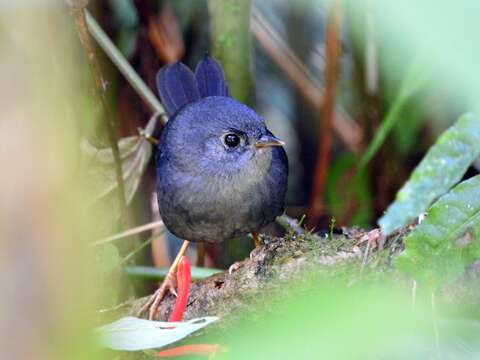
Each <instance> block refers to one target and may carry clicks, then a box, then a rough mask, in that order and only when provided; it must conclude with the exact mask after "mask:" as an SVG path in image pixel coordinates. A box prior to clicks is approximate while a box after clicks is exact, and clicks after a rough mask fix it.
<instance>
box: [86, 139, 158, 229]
mask: <svg viewBox="0 0 480 360" xmlns="http://www.w3.org/2000/svg"><path fill="white" fill-rule="evenodd" d="M118 146H119V150H120V159H121V160H122V176H123V180H124V182H125V198H126V200H127V205H128V204H129V203H130V202H131V201H132V198H133V196H134V195H135V192H136V191H137V189H138V185H139V183H140V180H141V178H142V175H143V172H144V171H145V168H146V166H147V164H148V161H149V160H150V156H151V155H152V149H151V144H150V143H149V142H148V141H146V140H145V139H144V138H143V137H141V136H131V137H127V138H123V139H121V140H120V141H119V143H118ZM82 153H83V155H84V165H85V168H86V169H85V171H86V176H87V179H88V181H89V185H90V189H91V191H90V194H91V198H90V203H91V204H92V205H94V204H98V203H102V204H103V205H105V207H106V208H107V209H108V211H109V213H112V216H113V218H114V219H117V220H118V219H119V218H120V209H118V201H117V198H116V196H115V192H116V191H118V184H117V180H116V177H115V167H114V159H113V154H112V150H111V149H110V148H105V149H97V148H95V147H94V146H93V145H92V144H90V143H89V142H88V141H86V140H85V141H84V142H83V143H82Z"/></svg>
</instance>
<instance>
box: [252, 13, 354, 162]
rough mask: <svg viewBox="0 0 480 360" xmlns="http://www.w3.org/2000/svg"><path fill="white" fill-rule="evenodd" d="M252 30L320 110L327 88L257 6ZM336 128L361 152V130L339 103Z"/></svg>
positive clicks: (342, 137) (258, 40)
mask: <svg viewBox="0 0 480 360" xmlns="http://www.w3.org/2000/svg"><path fill="white" fill-rule="evenodd" d="M250 30H251V32H252V35H253V37H254V38H255V40H256V41H257V43H258V45H260V47H261V48H262V49H263V50H264V51H265V53H266V55H267V56H268V57H269V58H270V59H271V60H272V61H273V62H274V63H275V64H277V65H278V66H279V68H280V69H282V71H283V72H284V73H285V74H286V76H287V77H288V78H289V79H290V81H292V83H293V84H294V85H295V86H296V87H297V89H298V91H300V93H301V94H302V96H303V97H304V98H305V99H306V100H307V101H308V102H309V103H310V104H311V105H312V106H313V107H314V108H315V109H316V110H317V111H321V109H322V106H323V102H324V101H325V99H324V97H325V91H324V89H323V88H322V87H321V85H320V84H319V83H318V81H315V79H314V77H313V75H312V74H310V72H309V71H308V69H307V68H306V66H305V65H304V64H303V63H302V61H301V60H300V59H299V58H298V57H297V55H295V53H294V52H293V50H292V49H291V48H290V47H289V46H288V44H287V43H286V42H285V41H284V40H283V39H282V38H281V36H280V35H279V34H278V33H277V31H276V30H275V29H274V27H273V26H272V25H271V24H270V23H269V22H268V21H267V19H265V17H264V16H263V15H262V14H261V12H260V11H259V10H258V9H256V8H255V7H254V8H253V10H252V20H251V29H250ZM333 130H334V131H335V133H336V134H337V135H338V136H339V138H340V140H341V141H343V143H344V144H345V145H346V146H347V147H348V148H349V150H351V151H352V152H354V153H359V150H360V145H361V143H362V138H363V133H362V129H361V128H360V127H359V126H358V125H357V124H356V122H355V121H353V120H352V119H351V117H350V116H349V115H348V114H347V113H346V112H345V110H343V109H342V108H341V107H339V106H337V108H336V109H335V112H334V117H333Z"/></svg>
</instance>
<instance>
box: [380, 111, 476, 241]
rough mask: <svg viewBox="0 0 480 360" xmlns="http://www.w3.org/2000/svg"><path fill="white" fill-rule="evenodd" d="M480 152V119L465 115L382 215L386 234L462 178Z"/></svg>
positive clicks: (424, 207)
mask: <svg viewBox="0 0 480 360" xmlns="http://www.w3.org/2000/svg"><path fill="white" fill-rule="evenodd" d="M479 155H480V120H479V119H478V118H476V117H474V116H473V115H472V114H466V115H463V116H462V117H460V119H459V120H458V121H457V122H456V123H455V125H454V126H452V127H451V128H449V129H448V130H447V131H445V132H444V133H443V134H442V136H440V138H439V139H438V140H437V142H436V143H435V144H434V145H433V146H432V147H431V149H430V150H429V151H428V153H427V155H426V156H425V157H424V159H423V160H422V161H421V162H420V164H419V165H418V166H417V167H416V169H415V170H414V171H413V173H412V175H411V176H410V179H409V180H408V181H407V182H406V183H405V185H404V186H403V187H402V188H401V189H400V191H399V192H398V193H397V196H396V198H395V201H394V202H393V204H391V205H390V206H389V207H388V209H387V211H386V213H385V214H384V215H383V216H382V217H381V218H380V220H379V221H378V224H379V225H380V227H381V228H382V231H383V233H384V234H385V235H388V234H390V233H392V231H394V230H395V229H398V228H400V227H402V226H404V225H406V224H407V223H408V222H409V221H411V220H412V219H414V218H415V217H417V216H418V215H419V214H420V213H422V212H423V211H425V210H426V209H427V208H428V207H429V206H430V205H431V203H432V202H433V201H435V199H437V198H438V197H439V196H441V195H443V194H445V193H446V192H447V191H448V190H450V189H451V187H452V186H454V185H455V184H456V183H457V182H458V181H460V179H461V178H462V176H463V175H464V174H465V172H466V170H467V169H468V167H469V166H470V165H471V164H472V162H473V161H474V160H475V159H476V158H477V157H478V156H479Z"/></svg>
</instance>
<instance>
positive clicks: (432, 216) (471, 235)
mask: <svg viewBox="0 0 480 360" xmlns="http://www.w3.org/2000/svg"><path fill="white" fill-rule="evenodd" d="M479 258H480V175H477V176H475V177H473V178H471V179H469V180H466V181H464V182H462V183H460V184H459V185H457V186H456V187H455V188H453V189H452V190H451V191H450V192H449V193H447V194H446V195H444V196H443V197H441V198H440V199H439V200H438V201H437V202H436V203H435V204H434V205H433V206H432V207H431V208H430V209H429V210H428V216H427V218H426V219H425V220H424V221H423V222H422V223H421V224H420V225H418V226H417V227H416V229H415V230H414V231H413V232H412V233H411V234H410V235H408V236H407V237H406V239H405V251H404V252H403V253H402V254H401V255H400V256H399V257H398V259H397V266H398V268H399V269H400V270H402V271H405V272H407V273H409V274H410V275H412V276H413V277H414V278H415V279H417V280H418V281H419V282H421V283H424V284H427V285H428V286H430V287H431V288H436V287H438V286H439V285H441V284H444V283H447V282H450V281H453V280H455V279H456V278H457V277H459V276H460V275H461V274H463V273H464V271H465V266H466V265H469V264H471V263H472V262H473V261H474V260H475V259H479Z"/></svg>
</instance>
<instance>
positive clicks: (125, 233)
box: [92, 220, 164, 246]
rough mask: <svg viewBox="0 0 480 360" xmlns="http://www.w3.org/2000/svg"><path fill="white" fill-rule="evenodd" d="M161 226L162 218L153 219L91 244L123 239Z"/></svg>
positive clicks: (95, 244)
mask: <svg viewBox="0 0 480 360" xmlns="http://www.w3.org/2000/svg"><path fill="white" fill-rule="evenodd" d="M163 226H164V224H163V221H162V220H158V221H153V222H151V223H148V224H144V225H140V226H137V227H134V228H131V229H128V230H127V231H123V232H121V233H119V234H115V235H112V236H109V237H106V238H104V239H101V240H98V241H95V242H94V243H93V244H92V246H98V245H103V244H107V243H109V242H112V241H115V240H120V239H124V238H126V237H130V236H133V235H137V234H140V233H142V232H145V231H148V230H153V229H156V228H161V227H163Z"/></svg>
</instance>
